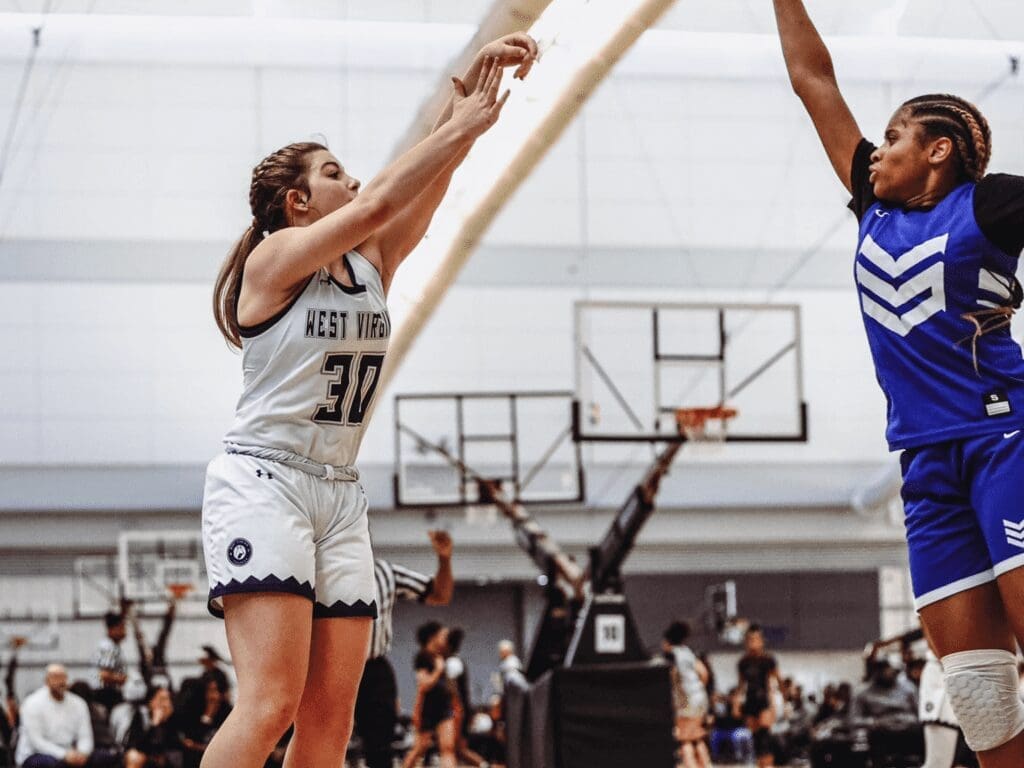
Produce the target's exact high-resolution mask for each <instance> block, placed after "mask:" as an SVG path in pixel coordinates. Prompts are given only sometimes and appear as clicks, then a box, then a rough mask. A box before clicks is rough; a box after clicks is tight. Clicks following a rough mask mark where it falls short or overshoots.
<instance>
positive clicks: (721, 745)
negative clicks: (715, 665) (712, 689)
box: [711, 686, 754, 765]
mask: <svg viewBox="0 0 1024 768" xmlns="http://www.w3.org/2000/svg"><path fill="white" fill-rule="evenodd" d="M743 698H744V697H743V689H742V688H740V687H739V686H736V687H735V688H733V689H732V690H730V691H729V694H728V695H727V696H722V695H721V694H716V695H715V697H714V698H713V699H712V702H713V710H712V711H713V713H714V725H713V727H712V729H711V757H712V759H713V760H714V761H715V762H716V763H717V762H722V761H725V760H731V761H733V762H737V763H743V764H744V765H746V764H747V763H752V762H753V761H754V735H753V734H752V733H751V732H750V729H749V728H747V724H746V720H745V719H744V717H743Z"/></svg>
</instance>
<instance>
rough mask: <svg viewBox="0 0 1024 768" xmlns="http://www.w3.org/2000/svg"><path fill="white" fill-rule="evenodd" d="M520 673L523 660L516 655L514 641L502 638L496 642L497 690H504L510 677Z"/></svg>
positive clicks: (521, 672) (520, 675) (520, 674)
mask: <svg viewBox="0 0 1024 768" xmlns="http://www.w3.org/2000/svg"><path fill="white" fill-rule="evenodd" d="M522 675H523V662H522V661H520V660H519V657H518V656H516V646H515V643H513V642H512V641H511V640H502V641H501V642H499V643H498V685H497V686H496V687H497V688H498V692H499V693H500V692H503V691H504V690H505V686H506V685H507V684H508V681H509V678H510V677H513V676H518V677H522Z"/></svg>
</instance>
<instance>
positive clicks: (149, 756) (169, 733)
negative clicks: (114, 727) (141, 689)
mask: <svg viewBox="0 0 1024 768" xmlns="http://www.w3.org/2000/svg"><path fill="white" fill-rule="evenodd" d="M127 747H128V750H127V752H126V753H125V761H124V764H125V768H143V766H145V768H166V766H169V765H174V764H176V762H177V761H176V760H175V758H177V756H179V755H180V754H181V751H182V750H181V740H180V738H179V736H178V724H177V720H176V718H175V717H174V705H173V703H172V701H171V692H170V691H169V690H168V689H167V688H163V687H160V688H154V689H152V690H150V692H149V694H148V696H147V701H146V706H145V707H144V708H141V709H139V710H137V712H136V716H135V718H133V720H132V724H131V727H130V728H129V729H128V737H127ZM172 760H174V761H175V762H172Z"/></svg>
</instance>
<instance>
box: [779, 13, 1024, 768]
mask: <svg viewBox="0 0 1024 768" xmlns="http://www.w3.org/2000/svg"><path fill="white" fill-rule="evenodd" d="M774 4H775V15H776V19H777V21H778V27H779V34H780V37H781V39H782V49H783V53H784V54H785V59H786V66H787V69H788V71H789V76H790V80H791V82H792V85H793V89H794V90H795V91H796V94H797V95H798V96H799V97H800V99H801V100H802V101H803V103H804V106H805V107H806V108H807V111H808V112H809V113H810V116H811V120H812V121H813V123H814V126H815V128H816V129H817V131H818V135H819V136H820V138H821V142H822V144H823V145H824V147H825V151H826V153H827V154H828V158H829V160H830V161H831V163H832V166H833V168H834V169H835V171H836V173H837V174H838V175H839V178H840V180H841V181H842V182H843V184H844V185H845V186H846V188H847V190H848V191H849V192H850V193H851V195H852V196H853V201H852V203H851V204H850V207H851V208H852V210H853V211H854V213H855V214H856V215H857V217H858V220H859V222H860V232H859V236H858V244H857V255H856V264H855V268H854V271H855V277H856V281H857V290H858V292H859V297H860V304H861V307H862V310H863V315H864V325H865V328H866V331H867V336H868V343H869V345H870V347H871V353H872V356H873V357H874V363H875V372H876V376H877V379H878V381H879V383H880V385H881V387H882V390H883V392H884V393H885V396H886V401H887V403H888V430H887V438H888V441H889V445H890V448H891V449H892V450H902V451H903V454H902V456H901V462H902V467H903V500H904V504H905V511H906V529H907V543H908V548H909V553H910V569H911V576H912V580H913V585H914V594H915V598H916V607H917V609H918V611H919V613H920V615H921V620H922V623H923V625H924V628H925V631H926V632H927V634H928V637H929V640H930V641H931V644H932V647H934V648H935V650H936V652H937V654H938V656H939V657H940V660H941V663H942V667H943V671H944V676H945V682H946V688H947V692H948V696H949V700H950V703H951V704H952V706H953V710H954V712H955V713H956V716H957V719H958V720H959V721H960V727H961V728H962V729H963V732H964V735H965V737H966V739H967V743H968V745H969V746H970V747H971V748H972V749H974V750H975V751H976V752H978V754H979V758H980V761H981V764H982V766H983V768H1010V766H1013V768H1020V766H1022V765H1024V733H1022V731H1024V705H1022V703H1021V701H1020V698H1019V697H1018V694H1017V674H1016V666H1015V664H1014V654H1015V652H1016V647H1017V643H1016V641H1017V640H1021V639H1024V569H1021V567H1020V566H1022V565H1024V431H1022V430H1024V360H1022V357H1021V350H1020V347H1019V346H1018V345H1017V344H1016V343H1015V342H1014V341H1013V339H1012V338H1011V337H1010V329H1009V324H1010V316H1011V315H1012V313H1013V311H1014V309H1015V308H1016V307H1017V306H1018V305H1019V304H1020V300H1021V289H1020V285H1019V283H1018V282H1017V280H1016V279H1015V277H1014V273H1015V272H1016V269H1017V257H1018V255H1019V254H1020V252H1021V248H1022V246H1024V178H1022V177H1019V176H1010V175H1005V174H992V175H988V176H986V175H985V169H986V167H987V165H988V161H989V157H990V154H991V134H990V132H989V127H988V124H987V122H986V121H985V118H984V117H983V116H982V114H981V113H980V112H979V111H978V109H977V108H976V107H975V106H974V105H972V104H970V103H969V102H967V101H964V100H963V99H961V98H958V97H955V96H950V95H945V94H933V95H926V96H919V97H917V98H913V99H910V100H909V101H907V102H905V103H904V104H902V105H901V106H900V107H899V109H897V110H896V112H895V114H894V115H893V116H892V118H891V119H890V121H889V124H888V126H886V129H885V134H884V137H883V140H882V143H881V145H880V146H877V147H876V146H874V145H873V144H871V143H869V142H868V141H867V140H866V139H864V138H863V136H862V134H861V132H860V129H859V128H858V127H857V123H856V121H855V120H854V118H853V115H852V114H851V113H850V110H849V108H848V107H847V105H846V102H845V101H844V99H843V96H842V94H841V93H840V91H839V87H838V85H837V82H836V77H835V73H834V71H833V67H832V61H831V57H830V56H829V53H828V51H827V50H826V48H825V46H824V44H823V43H822V40H821V38H820V36H819V35H818V33H817V31H816V30H815V28H814V25H813V24H812V23H811V20H810V19H809V18H808V15H807V12H806V10H805V8H804V5H803V3H802V1H801V0H774Z"/></svg>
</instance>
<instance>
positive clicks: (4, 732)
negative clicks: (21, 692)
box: [0, 635, 28, 765]
mask: <svg viewBox="0 0 1024 768" xmlns="http://www.w3.org/2000/svg"><path fill="white" fill-rule="evenodd" d="M27 642H28V639H27V638H25V637H19V636H17V635H16V636H14V637H12V638H11V656H10V658H9V659H8V660H7V673H6V674H5V675H4V688H5V691H4V699H3V702H2V703H0V760H5V761H6V762H5V763H4V764H5V765H6V764H7V763H10V762H12V761H13V760H14V734H15V733H16V732H17V728H18V720H19V717H18V697H17V691H16V690H15V687H14V678H15V675H16V674H17V672H18V649H19V648H21V647H22V646H23V645H25V644H26V643H27Z"/></svg>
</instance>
